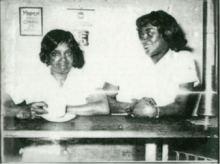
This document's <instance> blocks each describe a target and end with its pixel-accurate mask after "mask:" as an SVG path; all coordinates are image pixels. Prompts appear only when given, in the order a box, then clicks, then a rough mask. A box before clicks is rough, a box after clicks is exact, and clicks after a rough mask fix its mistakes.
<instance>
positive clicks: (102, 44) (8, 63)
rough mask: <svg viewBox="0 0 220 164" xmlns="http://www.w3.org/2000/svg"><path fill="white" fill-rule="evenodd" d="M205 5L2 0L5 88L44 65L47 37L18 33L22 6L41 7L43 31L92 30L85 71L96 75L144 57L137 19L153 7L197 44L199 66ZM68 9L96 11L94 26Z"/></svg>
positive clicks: (182, 0) (189, 1) (186, 0)
mask: <svg viewBox="0 0 220 164" xmlns="http://www.w3.org/2000/svg"><path fill="white" fill-rule="evenodd" d="M202 5H203V1H202V0H178V1H177V0H155V1H152V0H137V1H133V0H120V1H117V0H99V1H95V0H92V1H91V0H55V1H54V0H53V1H50V0H47V1H45V0H38V1H34V0H16V1H12V0H8V1H6V0H5V1H4V0H3V1H1V33H2V36H1V44H2V72H3V74H2V79H3V83H2V84H4V85H2V86H3V88H5V87H7V85H6V84H10V83H11V82H12V81H13V77H14V75H15V74H16V71H18V70H25V71H32V70H37V68H38V67H42V64H41V62H40V61H39V57H38V54H39V51H40V42H41V40H42V37H43V36H21V35H20V31H19V7H42V8H43V35H45V34H46V33H47V32H48V31H50V30H52V29H57V28H60V29H64V30H69V31H71V32H72V33H73V34H75V35H76V34H77V33H76V30H81V29H83V30H88V31H89V42H90V44H89V46H88V47H82V49H83V50H84V52H85V60H86V65H85V68H84V69H88V68H89V70H90V71H91V75H93V76H96V77H97V78H98V77H100V73H101V74H102V75H103V74H104V75H108V76H114V75H115V72H117V70H118V69H120V66H121V65H126V64H127V67H130V66H131V63H125V60H124V59H128V60H126V62H127V61H131V62H132V61H133V59H134V58H135V57H137V56H138V55H144V51H143V48H142V47H141V45H140V42H139V39H138V37H137V32H136V26H135V20H136V19H137V18H138V17H139V16H141V15H143V14H146V13H149V12H151V11H152V10H164V11H166V12H168V13H170V14H171V15H173V16H174V17H175V18H176V19H177V21H178V22H179V23H180V25H181V26H182V28H183V30H184V31H185V33H186V37H187V39H188V46H190V47H192V48H193V53H194V54H195V58H196V60H197V61H198V63H199V65H200V66H201V65H202V39H203V36H202V35H203V26H202V19H203V18H202V9H203V6H202ZM67 8H82V9H94V10H95V11H94V13H93V14H94V17H91V19H90V20H89V21H90V22H91V24H92V26H80V25H78V24H77V20H76V18H75V14H76V13H75V12H74V11H73V10H67ZM76 38H77V36H76ZM132 64H134V63H132ZM27 68H28V69H27ZM125 68H126V67H125ZM114 69H115V70H114ZM200 69H201V67H200ZM100 70H101V71H100ZM102 75H101V76H102Z"/></svg>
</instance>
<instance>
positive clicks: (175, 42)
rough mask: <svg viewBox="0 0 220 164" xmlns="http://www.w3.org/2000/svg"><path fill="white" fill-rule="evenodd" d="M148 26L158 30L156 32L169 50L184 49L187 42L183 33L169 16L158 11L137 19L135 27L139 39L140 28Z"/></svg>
mask: <svg viewBox="0 0 220 164" xmlns="http://www.w3.org/2000/svg"><path fill="white" fill-rule="evenodd" d="M148 24H150V25H152V26H156V27H157V28H158V32H159V33H160V34H162V36H163V38H164V40H165V41H166V42H167V43H168V45H169V47H170V49H171V50H174V51H176V52H178V51H180V50H182V49H183V48H184V47H185V45H186V43H187V40H186V39H185V35H184V32H183V30H182V29H181V27H180V26H179V25H178V23H177V22H176V20H175V18H173V17H172V16H171V15H169V14H167V13H166V12H164V11H162V10H159V11H153V12H151V13H150V14H146V15H143V16H141V17H140V18H138V19H137V20H136V25H137V30H138V34H139V37H140V30H141V28H142V27H145V26H147V25H148Z"/></svg>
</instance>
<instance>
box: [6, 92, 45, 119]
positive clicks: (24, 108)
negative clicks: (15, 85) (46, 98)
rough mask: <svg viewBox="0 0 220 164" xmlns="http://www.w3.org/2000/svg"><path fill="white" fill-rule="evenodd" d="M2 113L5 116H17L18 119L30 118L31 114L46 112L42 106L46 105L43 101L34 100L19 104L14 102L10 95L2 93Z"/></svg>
mask: <svg viewBox="0 0 220 164" xmlns="http://www.w3.org/2000/svg"><path fill="white" fill-rule="evenodd" d="M3 99H4V100H3V112H4V113H3V114H4V116H5V117H17V118H20V119H26V118H30V117H31V116H32V115H33V114H35V113H37V114H45V113H47V111H46V110H44V109H43V107H44V106H45V107H47V104H46V103H44V102H34V103H30V104H26V102H25V101H24V102H22V103H20V104H15V103H14V101H13V100H12V98H11V96H10V95H8V94H6V93H5V94H3Z"/></svg>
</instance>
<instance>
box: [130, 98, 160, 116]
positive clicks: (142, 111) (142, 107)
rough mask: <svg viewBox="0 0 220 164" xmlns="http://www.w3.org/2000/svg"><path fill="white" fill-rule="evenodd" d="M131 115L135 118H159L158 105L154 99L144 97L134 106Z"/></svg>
mask: <svg viewBox="0 0 220 164" xmlns="http://www.w3.org/2000/svg"><path fill="white" fill-rule="evenodd" d="M131 114H132V115H133V116H134V117H149V118H155V117H156V116H157V107H156V103H155V101H154V100H153V99H152V98H146V97H144V98H142V99H140V100H138V101H136V103H135V104H134V105H133V106H132V111H131Z"/></svg>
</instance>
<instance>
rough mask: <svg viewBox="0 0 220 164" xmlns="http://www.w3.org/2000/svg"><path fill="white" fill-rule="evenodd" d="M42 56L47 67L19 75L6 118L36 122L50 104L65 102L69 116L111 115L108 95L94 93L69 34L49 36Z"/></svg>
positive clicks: (8, 99) (8, 98) (59, 32)
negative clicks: (32, 119) (34, 118)
mask: <svg viewBox="0 0 220 164" xmlns="http://www.w3.org/2000/svg"><path fill="white" fill-rule="evenodd" d="M39 56H40V60H41V61H42V62H43V63H45V64H46V66H47V67H45V68H42V70H41V69H40V70H38V71H36V72H31V73H30V75H29V74H28V73H27V72H21V73H20V75H19V78H18V80H17V81H16V82H17V84H15V85H14V87H15V89H14V92H12V93H8V95H7V96H6V98H5V101H4V107H5V110H4V111H5V116H16V117H18V118H22V119H23V118H30V117H32V118H33V117H35V116H36V115H40V114H45V113H47V107H48V106H49V107H50V104H48V102H53V103H54V102H63V103H64V104H65V106H66V112H67V113H72V114H76V115H93V114H98V115H99V114H108V112H109V109H108V102H107V98H106V97H105V94H102V93H101V91H99V92H96V93H95V91H94V90H95V88H93V87H94V86H92V85H90V80H89V79H88V77H86V76H85V75H84V74H83V71H82V69H81V68H82V67H83V65H84V58H83V52H82V50H81V49H80V47H79V46H78V44H77V42H76V40H75V39H74V37H73V35H72V34H71V33H70V32H68V31H64V30H58V29H56V30H52V31H50V32H48V33H47V34H46V35H45V36H44V38H43V40H42V42H41V52H40V54H39ZM22 73H23V74H22ZM93 89H94V90H93ZM54 110H55V109H54ZM57 110H59V109H57ZM57 112H59V111H57Z"/></svg>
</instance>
